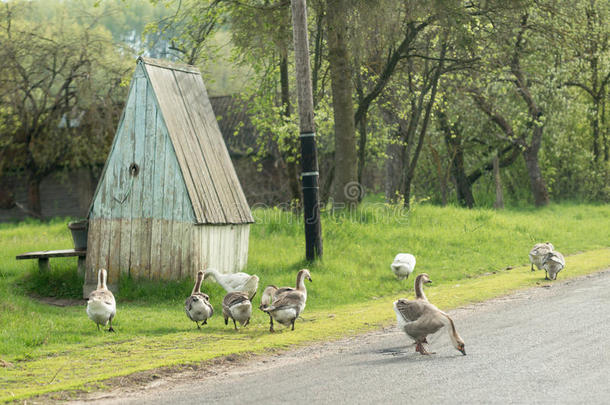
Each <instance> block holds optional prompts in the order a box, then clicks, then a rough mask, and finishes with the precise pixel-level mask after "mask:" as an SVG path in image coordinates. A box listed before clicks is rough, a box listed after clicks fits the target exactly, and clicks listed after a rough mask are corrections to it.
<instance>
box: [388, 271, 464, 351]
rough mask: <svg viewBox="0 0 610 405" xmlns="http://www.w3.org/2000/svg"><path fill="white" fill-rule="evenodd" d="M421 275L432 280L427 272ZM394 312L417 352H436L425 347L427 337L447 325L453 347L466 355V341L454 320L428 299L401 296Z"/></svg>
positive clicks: (399, 324) (395, 302) (396, 302)
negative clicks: (456, 327) (411, 298)
mask: <svg viewBox="0 0 610 405" xmlns="http://www.w3.org/2000/svg"><path fill="white" fill-rule="evenodd" d="M421 276H423V278H427V279H428V280H430V277H428V275H427V274H425V273H424V274H421ZM428 282H429V281H428ZM394 312H395V313H396V319H397V321H398V327H399V328H400V329H401V330H402V331H403V332H405V334H406V335H407V336H408V337H410V338H411V339H413V341H414V342H415V351H416V352H418V353H420V354H422V355H427V354H434V353H430V352H428V351H427V350H426V349H425V348H424V343H427V339H426V338H427V336H428V335H430V334H433V333H436V332H437V331H438V330H439V329H441V328H442V327H444V326H446V327H447V330H448V331H449V338H450V339H451V343H452V344H453V347H455V348H456V349H457V350H458V351H460V352H461V353H462V354H463V355H466V349H465V344H464V341H463V340H462V338H461V337H460V335H459V334H458V333H457V330H456V329H455V324H454V323H453V320H452V319H451V318H450V317H449V315H447V314H446V313H445V312H443V311H441V310H440V309H438V308H437V307H436V306H434V305H432V304H431V303H430V302H428V300H427V299H423V298H416V299H415V300H407V299H404V298H401V299H399V300H397V301H394Z"/></svg>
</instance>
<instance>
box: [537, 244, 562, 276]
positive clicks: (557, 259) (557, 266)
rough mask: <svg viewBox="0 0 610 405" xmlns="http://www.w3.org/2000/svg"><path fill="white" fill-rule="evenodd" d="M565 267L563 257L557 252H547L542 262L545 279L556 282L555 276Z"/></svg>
mask: <svg viewBox="0 0 610 405" xmlns="http://www.w3.org/2000/svg"><path fill="white" fill-rule="evenodd" d="M564 267H566V261H565V259H564V258H563V255H562V254H561V253H559V252H557V251H553V252H549V253H547V254H546V256H545V257H544V259H543V260H542V268H543V269H544V271H545V278H546V279H547V280H548V279H549V277H550V279H551V280H557V274H558V273H559V272H560V271H561V270H562V269H563V268H564Z"/></svg>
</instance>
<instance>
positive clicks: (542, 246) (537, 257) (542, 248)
mask: <svg viewBox="0 0 610 405" xmlns="http://www.w3.org/2000/svg"><path fill="white" fill-rule="evenodd" d="M554 249H555V248H554V247H553V244H552V243H551V242H544V243H536V244H535V245H534V247H533V248H532V250H530V254H529V257H530V263H531V264H532V271H534V265H536V267H538V270H542V261H543V260H544V258H545V257H546V255H547V254H548V253H550V252H552V251H553V250H554Z"/></svg>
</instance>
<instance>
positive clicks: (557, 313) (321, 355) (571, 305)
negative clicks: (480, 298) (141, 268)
mask: <svg viewBox="0 0 610 405" xmlns="http://www.w3.org/2000/svg"><path fill="white" fill-rule="evenodd" d="M388 310H391V308H388ZM450 313H451V314H452V315H453V317H454V320H455V322H456V327H457V329H458V331H459V333H460V335H461V336H462V338H463V339H464V341H465V342H466V352H467V353H468V355H467V356H462V355H461V353H459V352H457V351H456V350H455V349H454V348H453V346H451V343H450V341H449V337H448V335H447V332H446V331H444V330H442V331H441V332H439V333H437V334H435V335H434V336H432V337H431V338H430V337H429V338H428V340H429V341H430V346H429V350H432V351H436V353H437V354H435V355H431V356H421V355H419V354H418V353H415V351H414V348H413V346H407V344H408V340H407V339H406V337H405V336H404V334H402V333H400V332H397V331H396V330H387V331H380V332H377V333H373V334H369V335H366V336H362V337H358V338H353V339H347V340H344V341H341V342H334V343H329V344H325V345H319V346H314V347H312V348H304V349H300V350H298V351H295V352H294V353H288V354H284V355H281V356H272V357H269V358H266V359H264V361H263V360H260V359H258V360H257V361H256V362H255V364H247V365H244V366H243V367H238V368H236V369H234V370H231V371H228V372H226V373H220V374H218V375H217V376H215V377H206V378H202V379H198V378H197V377H193V376H191V377H189V378H188V380H183V381H181V380H178V381H173V382H172V383H171V384H161V385H158V386H150V387H148V388H147V389H145V390H138V391H132V392H119V393H115V394H111V395H110V396H106V397H105V398H104V399H102V400H101V403H105V404H140V403H141V404H195V403H201V404H216V403H218V404H254V403H256V404H262V403H265V404H274V403H291V404H331V403H332V404H337V403H340V404H343V403H350V404H353V403H358V404H371V403H382V404H389V403H396V404H397V403H418V404H457V403H468V404H473V403H485V404H488V403H502V404H505V403H519V404H521V403H549V404H551V403H552V404H556V403H569V404H572V403H587V404H603V403H606V404H608V403H610V271H606V272H604V273H601V274H596V275H592V276H589V277H586V278H582V279H578V280H575V281H567V282H556V283H553V284H551V287H547V288H545V287H538V288H534V289H531V290H527V291H524V292H521V293H518V294H516V295H513V296H510V297H504V298H502V299H497V300H493V301H490V302H487V303H484V304H481V305H475V306H471V307H467V308H462V309H459V310H456V311H452V312H450ZM301 327H306V326H305V324H303V325H302V326H301ZM91 399H93V398H89V400H91ZM88 403H90V402H89V401H88Z"/></svg>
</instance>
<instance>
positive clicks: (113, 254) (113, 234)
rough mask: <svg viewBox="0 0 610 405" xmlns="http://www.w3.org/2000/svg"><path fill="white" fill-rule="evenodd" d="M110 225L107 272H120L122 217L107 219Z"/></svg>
mask: <svg viewBox="0 0 610 405" xmlns="http://www.w3.org/2000/svg"><path fill="white" fill-rule="evenodd" d="M106 221H107V222H108V223H109V225H110V232H109V238H110V248H109V251H108V268H107V270H108V272H113V273H116V274H120V273H121V266H120V251H121V224H122V221H123V220H122V219H120V218H117V219H107V220H106Z"/></svg>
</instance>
